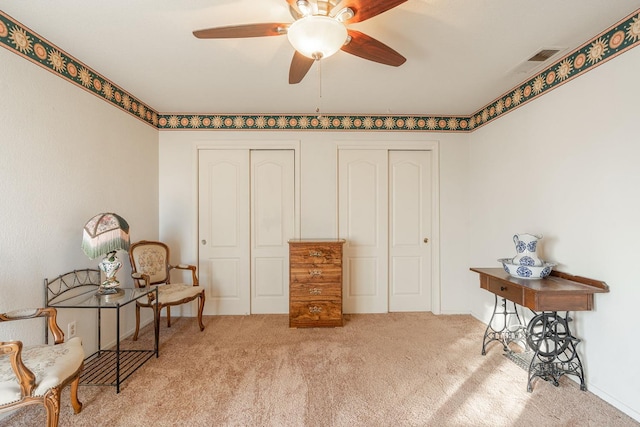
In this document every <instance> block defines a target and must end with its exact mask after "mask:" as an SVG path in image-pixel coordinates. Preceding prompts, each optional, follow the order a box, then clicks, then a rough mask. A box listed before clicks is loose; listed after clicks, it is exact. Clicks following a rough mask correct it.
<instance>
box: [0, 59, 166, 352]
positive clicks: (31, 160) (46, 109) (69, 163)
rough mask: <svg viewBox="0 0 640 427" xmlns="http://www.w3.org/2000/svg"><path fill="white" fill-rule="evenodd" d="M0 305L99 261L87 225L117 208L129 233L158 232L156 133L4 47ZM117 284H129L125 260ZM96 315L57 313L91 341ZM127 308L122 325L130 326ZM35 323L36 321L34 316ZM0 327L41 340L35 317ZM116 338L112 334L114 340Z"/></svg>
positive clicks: (9, 334) (27, 299) (8, 334)
mask: <svg viewBox="0 0 640 427" xmlns="http://www.w3.org/2000/svg"><path fill="white" fill-rule="evenodd" d="M0 63H1V64H2V67H1V69H0V99H1V100H2V102H0V236H1V238H0V262H1V265H2V267H0V312H5V311H8V310H13V309H17V308H25V307H36V306H41V305H42V304H44V290H43V279H44V278H45V277H48V278H53V277H55V276H57V275H59V274H62V273H65V272H67V271H70V270H73V269H77V268H87V267H95V266H97V262H98V261H91V260H89V259H88V258H87V257H86V256H85V255H84V253H83V252H82V250H81V249H80V243H81V240H82V227H83V226H84V224H85V222H86V221H87V220H88V219H89V218H91V217H92V216H93V215H95V214H97V213H99V212H104V211H114V212H117V213H119V214H120V215H122V216H123V217H124V218H125V219H127V221H128V222H129V224H130V226H131V237H132V239H140V238H155V237H157V234H158V146H157V141H158V132H157V130H156V129H154V128H153V127H151V126H149V125H147V124H145V123H143V122H141V121H139V120H137V119H135V118H133V117H131V116H129V115H127V114H123V113H122V112H121V111H119V110H117V109H116V108H114V107H113V106H110V105H108V104H107V103H105V102H104V101H102V100H100V99H98V98H96V97H95V96H93V95H91V94H89V93H87V92H85V91H84V90H82V89H80V88H78V87H76V86H74V85H71V84H70V83H68V82H66V81H64V80H62V79H60V78H59V77H56V76H55V75H54V74H52V73H50V72H48V71H45V70H43V69H42V68H40V67H37V66H36V65H34V64H32V63H30V62H28V61H25V60H24V59H22V58H20V57H19V56H17V55H15V54H13V53H11V52H9V51H7V50H5V49H0ZM120 254H121V257H122V258H123V259H124V260H125V268H123V270H122V271H121V272H120V276H121V281H122V282H123V283H124V284H125V286H127V285H130V284H128V280H127V277H128V275H129V271H130V268H129V265H128V264H129V263H128V260H127V257H126V253H125V252H120ZM94 318H95V313H93V312H91V311H89V310H87V311H86V312H85V311H77V310H61V313H60V323H61V325H62V326H63V329H64V330H65V333H66V323H67V322H68V321H69V320H71V319H76V320H77V322H78V334H79V335H80V336H82V338H83V341H84V343H85V350H87V349H89V350H90V349H91V347H93V345H95V329H94V328H95V321H94V320H93V319H94ZM132 318H133V313H132V312H131V313H127V319H126V322H127V323H126V324H123V329H124V330H127V329H129V328H131V325H132V324H131V322H130V321H131V319H132ZM30 322H31V321H30ZM30 322H17V323H15V324H14V323H12V324H6V325H0V334H1V335H0V336H1V337H2V339H3V340H4V339H7V338H17V337H24V335H25V333H26V334H27V335H28V336H30V339H28V340H27V341H31V342H40V341H42V339H43V337H44V332H43V331H44V330H43V323H42V322H41V321H39V320H35V321H32V323H30ZM113 338H114V335H113V336H111V338H109V335H108V334H107V336H106V339H107V340H109V339H111V340H112V339H113Z"/></svg>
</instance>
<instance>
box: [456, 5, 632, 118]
mask: <svg viewBox="0 0 640 427" xmlns="http://www.w3.org/2000/svg"><path fill="white" fill-rule="evenodd" d="M638 45H640V9H639V10H636V11H635V12H633V13H632V14H631V15H629V16H627V17H626V18H624V19H622V20H621V21H619V22H618V23H617V24H615V25H614V26H612V27H610V28H609V29H607V30H605V31H603V32H602V33H600V34H598V35H597V36H595V37H594V38H593V39H592V40H590V41H588V42H586V43H585V44H583V45H582V46H580V47H579V48H578V49H576V50H575V51H574V52H572V53H570V54H568V55H566V56H565V57H563V58H562V59H560V60H558V61H557V62H556V63H555V64H553V65H551V66H550V67H549V68H547V69H545V70H543V71H542V72H540V73H539V74H538V75H536V76H534V77H532V78H531V79H529V80H528V81H526V82H524V83H522V84H521V85H520V86H518V87H515V88H513V89H512V90H510V91H509V92H508V93H506V94H505V95H503V96H501V97H500V98H498V99H496V100H495V101H493V102H491V103H490V104H488V105H486V106H485V107H483V108H481V109H480V110H478V111H476V112H475V113H474V114H473V115H472V116H471V117H470V118H469V123H470V126H471V128H477V127H479V126H482V125H485V124H487V123H489V122H490V121H492V120H494V119H495V118H497V117H499V116H501V115H502V114H504V113H506V112H508V111H511V110H513V109H515V108H517V107H519V106H522V105H524V104H526V103H527V102H529V101H531V100H533V99H536V98H538V97H540V96H541V95H542V94H544V93H547V92H549V91H550V90H552V89H555V88H557V87H558V86H561V85H563V84H564V83H566V82H568V81H570V80H572V79H574V78H576V77H578V76H580V75H582V74H584V73H586V72H587V71H590V70H592V69H593V68H595V67H597V66H598V65H601V64H603V63H605V62H607V61H609V60H610V59H613V58H615V57H616V56H618V55H620V54H622V53H623V52H625V51H627V50H629V49H631V48H633V47H636V46H638Z"/></svg>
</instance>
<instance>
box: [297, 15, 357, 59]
mask: <svg viewBox="0 0 640 427" xmlns="http://www.w3.org/2000/svg"><path fill="white" fill-rule="evenodd" d="M287 37H288V38H289V43H291V45H292V46H293V48H294V49H295V50H297V51H298V52H300V53H301V54H302V55H304V56H306V57H309V58H313V59H320V58H327V57H329V56H331V55H333V54H334V53H336V52H337V51H339V50H340V48H341V47H342V46H343V45H344V43H345V41H346V40H347V28H346V27H345V26H344V25H343V24H342V23H340V22H338V21H336V20H335V19H333V18H330V17H328V16H321V15H315V16H305V17H303V18H300V19H298V20H297V21H295V22H294V23H293V24H291V26H290V27H289V31H288V32H287Z"/></svg>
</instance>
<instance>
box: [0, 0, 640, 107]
mask: <svg viewBox="0 0 640 427" xmlns="http://www.w3.org/2000/svg"><path fill="white" fill-rule="evenodd" d="M372 1H375V0H372ZM637 9H640V0H562V1H558V0H536V1H531V0H408V1H407V2H406V3H404V4H402V5H400V6H398V7H396V8H395V9H392V10H390V11H388V12H385V13H383V14H381V15H378V16H376V17H374V18H372V19H370V20H368V21H365V22H361V23H357V24H352V25H350V26H349V27H350V28H352V29H356V30H358V31H361V32H364V33H366V34H368V35H370V36H372V37H374V38H375V39H377V40H379V41H381V42H383V43H385V44H387V45H388V46H390V47H391V48H393V49H395V50H397V51H398V52H399V53H401V54H402V55H404V56H405V57H406V58H407V62H406V63H405V64H403V65H402V66H400V67H398V68H395V67H390V66H386V65H380V64H377V63H374V62H370V61H366V60H364V59H361V58H358V57H355V56H352V55H349V54H347V53H345V52H338V53H337V54H336V55H334V56H332V57H330V58H327V59H326V60H323V62H322V67H321V73H319V72H318V64H314V66H313V67H312V68H311V70H310V71H309V73H308V74H307V76H306V77H305V79H304V80H303V81H302V82H301V83H300V84H297V85H290V84H289V83H288V73H289V64H290V62H291V58H292V56H293V48H292V47H291V46H290V45H289V42H288V40H287V38H286V36H276V37H260V38H252V39H226V40H200V39H196V38H195V37H194V36H193V35H192V33H191V32H192V31H193V30H196V29H203V28H210V27H216V26H225V25H235V24H245V23H247V24H248V23H260V22H292V21H293V18H292V17H291V15H290V13H289V9H288V5H287V3H286V1H285V0H261V1H251V0H135V1H132V0H109V1H98V0H94V1H90V0H55V1H52V0H23V1H15V0H0V10H3V11H4V12H5V13H7V14H8V15H10V16H11V17H13V18H14V19H16V20H18V21H19V22H21V23H22V24H24V25H25V26H26V27H28V28H30V29H31V30H33V31H34V32H36V33H38V34H39V35H40V36H42V37H43V38H45V39H46V40H48V41H49V42H51V43H53V44H55V45H57V46H58V47H59V48H61V49H62V50H64V51H66V52H67V53H68V54H70V55H72V56H74V57H76V58H77V59H78V60H80V61H81V62H83V63H85V64H86V65H88V66H89V67H91V68H93V69H94V70H96V71H97V72H99V73H100V74H102V75H103V76H104V77H106V78H108V79H109V80H111V81H113V82H114V83H115V84H117V85H118V86H120V87H121V88H123V89H125V90H127V91H129V92H130V93H131V94H133V95H134V96H136V97H138V98H139V99H140V100H141V101H143V102H145V103H146V104H147V105H149V106H150V107H152V108H153V109H155V110H157V111H158V112H160V113H201V114H205V113H207V114H213V113H231V114H233V113H235V114H251V113H262V114H270V113H271V114H276V113H298V114H303V113H312V112H314V111H315V110H316V108H318V107H319V108H320V109H321V111H323V112H326V113H336V114H341V113H342V114H345V113H349V114H407V115H408V114H418V115H420V114H421V115H427V114H434V115H467V116H468V115H471V114H473V113H474V112H476V111H477V110H479V109H480V108H482V107H484V106H485V105H486V104H488V103H490V102H491V101H493V100H494V99H496V98H498V97H499V96H500V95H502V94H503V93H505V92H507V91H508V90H510V89H512V88H513V87H515V86H517V85H518V84H519V83H521V82H523V81H524V80H526V79H527V78H528V77H530V75H532V74H533V72H532V73H529V74H528V75H527V74H518V73H516V72H514V71H513V70H514V68H515V67H517V66H518V65H519V64H520V63H522V62H523V61H525V60H526V59H528V58H529V57H531V56H532V55H533V54H535V53H536V52H537V51H538V50H540V49H541V48H548V47H557V48H561V49H563V51H564V52H566V53H569V52H570V51H572V50H574V49H575V48H577V47H578V46H580V45H582V44H583V43H584V42H586V41H588V40H591V39H592V38H593V37H594V36H596V35H597V34H599V33H600V32H601V31H603V30H605V29H607V28H608V27H610V26H611V25H613V24H615V23H616V22H617V21H619V20H621V19H622V18H624V17H626V16H627V15H629V14H630V13H632V12H634V11H635V10H637ZM559 57H560V54H559V55H558V56H557V57H554V58H553V59H552V62H553V61H555V60H556V58H559ZM534 71H537V70H534ZM320 75H321V77H322V78H321V79H320ZM320 83H321V84H320ZM320 94H321V95H322V97H321V98H320Z"/></svg>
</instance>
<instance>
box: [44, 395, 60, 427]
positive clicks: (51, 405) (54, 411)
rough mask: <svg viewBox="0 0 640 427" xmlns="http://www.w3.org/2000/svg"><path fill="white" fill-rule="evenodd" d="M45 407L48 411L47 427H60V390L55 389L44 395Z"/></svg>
mask: <svg viewBox="0 0 640 427" xmlns="http://www.w3.org/2000/svg"><path fill="white" fill-rule="evenodd" d="M44 407H45V409H46V410H47V427H58V420H59V419H60V389H59V388H58V387H54V388H52V389H51V390H49V391H48V392H47V393H46V394H45V395H44Z"/></svg>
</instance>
